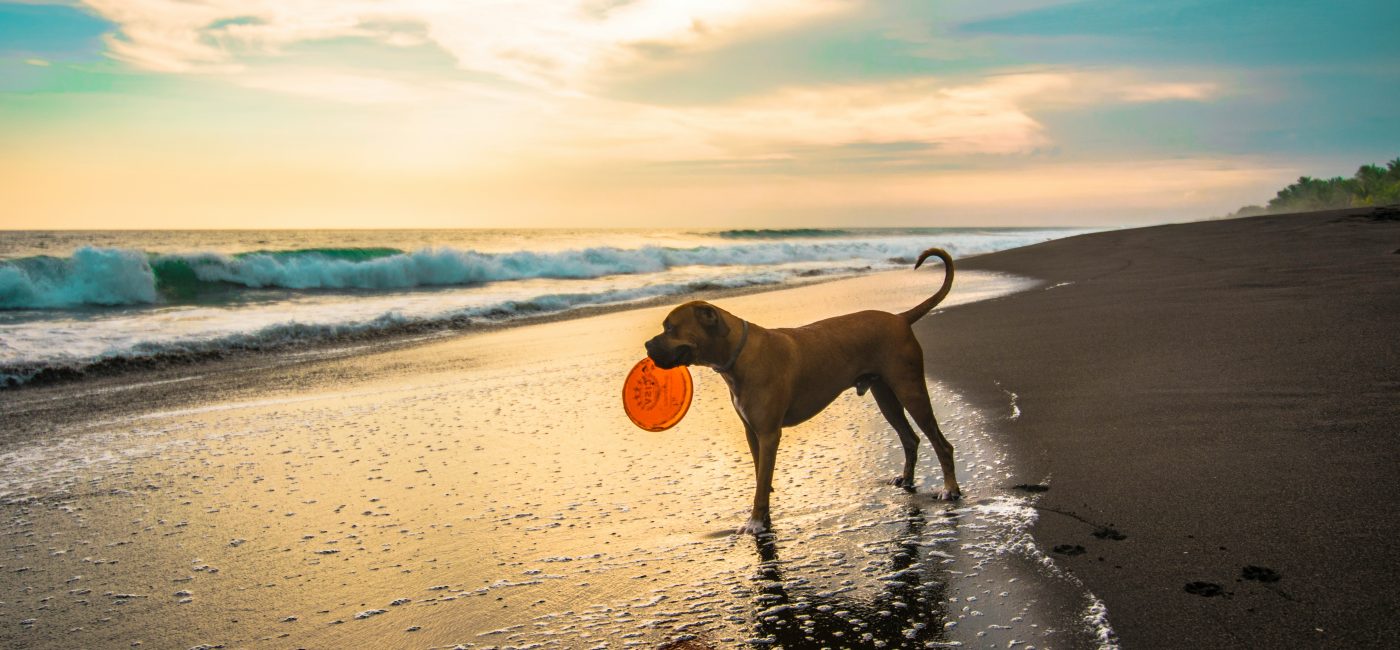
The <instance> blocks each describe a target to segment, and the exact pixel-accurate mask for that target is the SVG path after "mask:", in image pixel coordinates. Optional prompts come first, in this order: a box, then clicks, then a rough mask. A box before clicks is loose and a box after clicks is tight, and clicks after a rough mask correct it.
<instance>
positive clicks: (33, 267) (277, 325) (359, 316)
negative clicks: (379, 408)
mask: <svg viewBox="0 0 1400 650" xmlns="http://www.w3.org/2000/svg"><path fill="white" fill-rule="evenodd" d="M1081 232H1086V231H1084V230H1074V229H1053V228H1052V229H1044V228H1038V229H1024V228H980V229H968V228H913V229H827V230H818V229H793V230H719V231H703V232H688V231H665V230H655V231H648V230H278V231H251V230H246V231H10V232H4V233H3V234H0V388H4V387H14V386H19V385H22V384H24V383H27V382H29V381H31V380H33V379H34V378H36V377H45V376H53V375H56V374H57V375H62V374H71V373H74V372H82V371H84V370H87V369H91V368H93V367H94V366H102V365H104V364H105V365H114V364H121V363H123V362H128V361H133V360H135V361H141V362H145V363H150V362H168V361H178V360H182V359H191V358H201V357H206V356H214V355H222V354H226V353H229V352H231V351H265V350H286V349H289V348H297V347H305V346H313V345H316V344H324V343H327V342H334V341H342V340H366V339H368V340H377V339H384V338H389V337H394V336H403V335H405V334H416V333H422V332H425V331H427V332H450V331H453V330H456V329H461V328H467V327H472V326H479V325H483V324H496V323H502V322H508V321H512V320H516V319H520V318H522V317H529V316H540V315H548V314H557V313H562V312H568V311H570V310H575V309H578V308H581V307H588V306H607V305H619V304H625V303H630V302H637V301H642V300H647V299H651V298H659V297H665V296H673V295H682V294H693V293H697V292H704V291H711V290H719V289H731V288H742V287H755V286H764V285H773V286H778V285H791V284H797V283H804V282H812V281H815V280H819V279H829V278H835V277H842V276H850V275H855V274H860V273H867V272H872V271H881V270H889V269H894V268H901V267H906V266H908V265H909V264H911V263H912V262H913V260H914V258H915V257H916V256H917V255H918V254H919V253H920V252H921V251H923V250H924V249H926V248H928V247H930V246H941V247H943V248H945V249H947V250H948V251H949V252H950V253H952V254H953V256H954V257H955V258H961V257H966V256H969V255H976V254H980V253H988V252H993V251H997V250H1002V249H1006V248H1014V247H1017V246H1024V245H1028V244H1033V243H1037V242H1042V241H1046V240H1050V239H1054V238H1058V237H1064V236H1069V235H1073V234H1078V233H1081Z"/></svg>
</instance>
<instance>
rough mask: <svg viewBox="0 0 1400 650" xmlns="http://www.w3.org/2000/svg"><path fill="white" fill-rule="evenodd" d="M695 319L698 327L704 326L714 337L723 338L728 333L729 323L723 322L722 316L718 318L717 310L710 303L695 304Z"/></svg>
mask: <svg viewBox="0 0 1400 650" xmlns="http://www.w3.org/2000/svg"><path fill="white" fill-rule="evenodd" d="M695 320H697V321H699V322H700V327H703V328H705V331H706V332H709V333H710V334H712V335H714V336H716V337H719V338H723V337H725V336H728V335H729V325H728V324H726V323H725V322H724V319H723V318H720V316H719V312H718V311H716V310H715V308H714V307H711V306H710V305H700V306H697V307H696V308H695Z"/></svg>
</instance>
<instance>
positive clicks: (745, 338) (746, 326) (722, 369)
mask: <svg viewBox="0 0 1400 650" xmlns="http://www.w3.org/2000/svg"><path fill="white" fill-rule="evenodd" d="M739 322H740V323H743V329H742V332H743V333H741V334H740V335H739V345H738V347H735V348H734V354H733V356H731V357H729V363H726V364H724V365H722V366H720V367H718V368H715V370H718V371H720V372H729V371H730V370H733V369H734V362H736V361H738V360H739V353H740V352H743V351H744V344H745V343H748V342H749V322H748V321H746V320H743V319H740V320H739Z"/></svg>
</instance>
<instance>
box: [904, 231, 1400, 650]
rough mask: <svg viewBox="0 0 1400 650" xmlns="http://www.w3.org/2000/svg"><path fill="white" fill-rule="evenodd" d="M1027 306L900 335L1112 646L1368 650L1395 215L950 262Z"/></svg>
mask: <svg viewBox="0 0 1400 650" xmlns="http://www.w3.org/2000/svg"><path fill="white" fill-rule="evenodd" d="M962 268H967V269H969V270H972V269H976V270H995V271H1000V272H1006V273H1013V274H1017V275H1022V276H1027V277H1035V278H1038V279H1041V280H1044V281H1045V282H1046V284H1045V285H1043V286H1042V287H1041V288H1039V289H1035V290H1031V291H1027V292H1021V293H1018V294H1013V295H1010V296H1006V297H1004V298H1002V299H999V300H995V301H988V302H983V303H974V304H968V305H962V306H957V307H951V308H948V309H944V310H941V311H939V312H935V314H934V315H933V317H931V318H927V319H925V320H924V321H921V322H920V323H918V324H917V325H916V326H915V329H916V332H917V333H918V334H919V335H920V336H919V338H920V340H921V341H922V342H923V343H924V349H925V356H926V368H927V371H928V373H929V375H930V377H935V378H937V379H938V380H941V381H946V382H948V383H949V384H950V385H951V386H953V387H954V389H955V390H957V391H959V392H960V393H962V394H963V395H965V396H966V398H967V399H968V400H969V402H971V403H972V404H973V405H975V406H977V407H978V408H981V409H984V410H985V411H986V412H988V413H993V414H997V416H998V417H997V421H996V423H995V425H994V427H993V428H994V430H996V431H997V432H998V433H999V435H1000V438H1001V439H1002V440H1003V441H1004V442H1005V444H1007V445H1009V446H1010V448H1011V450H1012V454H1011V455H1012V457H1013V459H1014V461H1015V462H1014V463H1013V468H1014V470H1015V472H1014V475H1013V476H1010V477H1008V478H1007V482H1008V485H1010V484H1021V485H1041V486H1043V487H1044V488H1045V490H1046V491H1044V492H1043V493H1042V494H1041V495H1040V496H1039V497H1038V498H1037V504H1036V505H1037V509H1038V511H1039V512H1040V516H1039V517H1038V519H1037V521H1036V523H1035V524H1034V526H1033V528H1032V531H1033V536H1034V538H1035V539H1036V540H1037V543H1038V545H1039V546H1040V547H1041V548H1042V549H1043V550H1044V551H1045V552H1046V553H1047V554H1048V555H1051V556H1052V557H1054V558H1055V559H1056V562H1057V563H1058V564H1060V565H1062V566H1064V567H1065V568H1066V569H1067V570H1068V571H1070V572H1071V573H1072V574H1073V575H1075V576H1076V577H1077V578H1078V579H1080V580H1082V581H1083V582H1084V584H1085V585H1086V587H1087V588H1088V589H1089V590H1090V591H1091V592H1092V593H1094V594H1096V595H1097V596H1098V597H1100V598H1101V599H1102V600H1103V602H1104V603H1105V604H1106V605H1107V609H1108V614H1109V617H1110V620H1111V621H1112V623H1113V627H1114V629H1115V631H1116V632H1117V633H1118V635H1119V639H1120V640H1121V642H1122V643H1123V645H1124V646H1125V647H1143V648H1159V647H1160V648H1170V647H1180V646H1181V645H1183V644H1190V645H1200V646H1203V647H1265V646H1268V647H1294V646H1305V647H1390V646H1394V645H1396V644H1397V643H1400V624H1397V623H1396V622H1395V619H1394V616H1393V613H1394V611H1397V609H1400V598H1397V596H1396V594H1394V593H1393V592H1392V591H1387V590H1377V589H1376V588H1375V587H1376V586H1377V585H1382V584H1389V583H1391V582H1393V581H1394V580H1396V579H1397V578H1400V569H1397V567H1400V551H1397V550H1396V546H1395V545H1394V544H1392V543H1390V540H1392V539H1394V538H1395V537H1396V536H1397V535H1400V517H1397V516H1396V515H1395V513H1394V509H1393V507H1392V506H1391V503H1392V495H1391V491H1392V487H1393V485H1395V484H1396V482H1397V481H1400V445H1397V444H1396V442H1395V433H1396V432H1397V431H1400V406H1397V404H1400V402H1397V401H1396V396H1397V395H1400V374H1397V370H1396V368H1400V346H1397V344H1396V339H1395V330H1394V324H1395V323H1396V322H1400V222H1398V221H1397V220H1396V218H1395V216H1394V213H1393V211H1391V212H1384V211H1378V210H1373V209H1356V210H1337V211H1328V212H1321V213H1298V214H1289V215H1268V216H1261V217H1249V218H1242V219H1230V220H1212V221H1202V222H1193V223H1187V224H1171V225H1165V226H1155V227H1150V228H1140V229H1132V230H1120V231H1110V232H1103V233H1095V234H1089V235H1081V236H1078V237H1073V238H1067V239H1063V240H1057V241H1052V242H1046V243H1043V244H1037V245H1033V246H1028V247H1024V248H1020V249H1014V250H1008V251H1002V252H998V253H992V254H988V255H985V256H981V257H979V258H978V259H977V260H973V261H969V263H968V264H966V265H964V266H963V267H962Z"/></svg>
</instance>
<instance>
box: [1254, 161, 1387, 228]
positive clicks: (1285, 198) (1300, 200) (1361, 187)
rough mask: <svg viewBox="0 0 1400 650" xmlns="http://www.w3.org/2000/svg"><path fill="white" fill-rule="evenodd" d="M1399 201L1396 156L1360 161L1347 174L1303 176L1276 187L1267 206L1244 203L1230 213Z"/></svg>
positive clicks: (1317, 208) (1343, 206)
mask: <svg viewBox="0 0 1400 650" xmlns="http://www.w3.org/2000/svg"><path fill="white" fill-rule="evenodd" d="M1392 203H1400V158H1396V159H1394V160H1391V161H1390V162H1387V163H1386V164H1385V167H1381V166H1380V165H1362V166H1361V168H1360V169H1358V170H1356V173H1355V174H1352V177H1351V178H1342V177H1341V176H1337V177H1335V178H1313V177H1311V176H1303V177H1301V178H1299V179H1298V182H1296V183H1293V184H1292V185H1289V186H1288V187H1285V188H1283V189H1281V190H1279V191H1278V196H1275V197H1274V198H1272V199H1270V200H1269V204H1268V205H1267V206H1262V205H1247V206H1244V207H1242V208H1240V209H1239V210H1236V211H1235V212H1234V214H1232V215H1230V216H1232V217H1248V216H1251V215H1256V214H1272V213H1281V212H1308V211H1311V210H1330V209H1335V208H1354V207H1364V206H1368V205H1390V204H1392Z"/></svg>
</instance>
